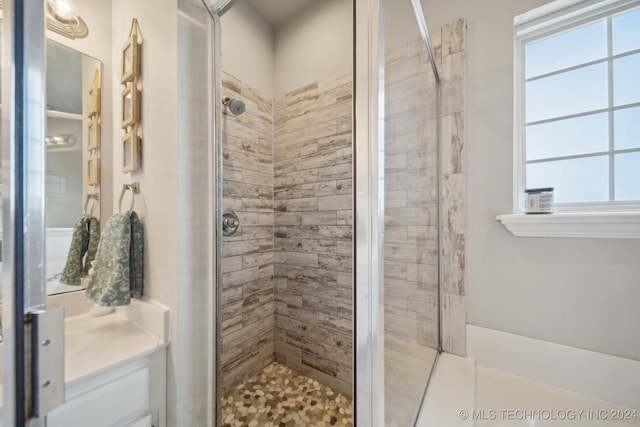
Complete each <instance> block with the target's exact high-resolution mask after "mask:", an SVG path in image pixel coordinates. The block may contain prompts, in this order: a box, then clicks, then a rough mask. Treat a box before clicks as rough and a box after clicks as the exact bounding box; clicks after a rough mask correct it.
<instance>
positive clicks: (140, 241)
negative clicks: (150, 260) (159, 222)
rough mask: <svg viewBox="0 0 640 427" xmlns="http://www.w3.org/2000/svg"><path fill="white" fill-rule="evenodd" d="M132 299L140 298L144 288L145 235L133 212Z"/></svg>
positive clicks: (130, 271)
mask: <svg viewBox="0 0 640 427" xmlns="http://www.w3.org/2000/svg"><path fill="white" fill-rule="evenodd" d="M130 220H131V252H130V255H129V256H130V259H131V268H130V270H129V273H130V277H131V278H130V284H131V298H140V297H141V296H142V290H143V288H144V234H143V230H142V223H141V222H140V218H138V214H137V213H135V212H131V217H130Z"/></svg>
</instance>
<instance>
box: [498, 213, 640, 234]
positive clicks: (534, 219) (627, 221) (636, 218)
mask: <svg viewBox="0 0 640 427" xmlns="http://www.w3.org/2000/svg"><path fill="white" fill-rule="evenodd" d="M496 219H497V220H498V221H500V222H501V223H502V225H504V226H505V227H506V228H507V230H509V231H510V232H511V234H513V235H514V236H516V237H587V238H604V239H640V212H588V213H587V212H585V213H554V214H543V215H525V214H510V215H498V216H497V217H496Z"/></svg>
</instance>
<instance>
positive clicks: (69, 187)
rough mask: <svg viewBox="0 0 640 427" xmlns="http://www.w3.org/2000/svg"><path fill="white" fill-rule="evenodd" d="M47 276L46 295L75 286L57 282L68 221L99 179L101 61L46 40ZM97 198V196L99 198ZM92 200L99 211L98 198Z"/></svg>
mask: <svg viewBox="0 0 640 427" xmlns="http://www.w3.org/2000/svg"><path fill="white" fill-rule="evenodd" d="M46 61H47V68H46V70H47V73H46V100H47V110H46V139H45V144H46V165H47V166H46V171H47V172H46V227H47V232H46V234H47V235H46V245H47V248H46V256H47V258H46V264H47V265H46V278H47V294H48V295H51V294H56V293H61V292H69V291H76V290H79V289H82V287H81V286H71V285H65V284H62V283H60V276H61V273H62V271H63V269H64V266H65V263H66V260H67V254H68V252H69V247H70V245H71V237H72V232H73V225H74V222H75V221H76V219H77V218H78V217H79V216H80V215H81V214H82V213H83V209H84V206H85V201H86V200H85V199H86V198H87V195H88V194H94V193H97V192H99V186H98V187H96V185H97V184H99V182H100V154H99V148H100V139H101V138H100V133H101V125H100V114H99V112H100V109H101V107H100V102H101V100H100V98H101V97H100V87H101V78H102V63H101V62H100V60H98V59H96V58H93V57H91V56H89V55H86V54H84V53H82V52H80V51H78V50H75V49H72V48H70V47H69V46H66V45H64V44H62V43H59V42H57V41H53V40H51V39H47V58H46ZM98 200H99V199H98ZM98 200H92V204H91V207H92V211H93V212H92V213H93V215H94V216H99V213H100V203H99V201H98Z"/></svg>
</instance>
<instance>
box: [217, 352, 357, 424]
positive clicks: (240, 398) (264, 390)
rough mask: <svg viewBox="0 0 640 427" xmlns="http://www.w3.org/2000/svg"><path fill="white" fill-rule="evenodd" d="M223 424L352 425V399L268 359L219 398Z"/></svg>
mask: <svg viewBox="0 0 640 427" xmlns="http://www.w3.org/2000/svg"><path fill="white" fill-rule="evenodd" d="M220 404H221V414H222V426H223V427H240V426H249V427H258V426H260V427H294V426H336V427H347V426H350V427H352V426H353V401H352V399H351V398H350V397H347V396H345V395H344V394H342V393H338V392H336V391H334V390H333V389H331V388H330V387H328V386H326V385H324V384H322V383H320V382H319V381H316V380H314V379H312V378H309V377H307V376H304V375H301V374H298V373H297V372H295V371H293V370H291V369H289V368H287V367H286V366H283V365H281V364H279V363H276V362H274V363H271V364H270V365H268V366H267V367H266V368H264V369H263V370H262V371H260V372H259V373H258V374H256V375H254V376H253V377H251V378H249V379H248V380H247V381H246V382H245V383H243V384H240V385H239V386H237V387H236V388H235V389H233V390H232V391H230V392H228V393H227V394H226V395H225V396H224V397H223V398H222V400H221V403H220Z"/></svg>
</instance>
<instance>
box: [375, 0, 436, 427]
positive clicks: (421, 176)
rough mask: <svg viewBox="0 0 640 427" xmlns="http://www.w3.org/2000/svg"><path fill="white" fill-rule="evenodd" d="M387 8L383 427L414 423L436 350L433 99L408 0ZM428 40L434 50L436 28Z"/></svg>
mask: <svg viewBox="0 0 640 427" xmlns="http://www.w3.org/2000/svg"><path fill="white" fill-rule="evenodd" d="M387 6H389V7H387V8H386V10H385V20H386V22H385V26H384V27H385V41H384V42H385V43H384V44H385V49H384V50H385V51H384V78H385V85H384V90H385V93H384V110H385V120H384V127H385V132H384V147H381V152H382V153H383V154H382V157H383V158H384V161H383V164H384V191H383V192H382V191H381V196H382V197H384V200H383V204H384V277H383V280H384V285H383V289H384V295H383V297H382V301H383V307H384V355H385V356H384V359H385V360H384V362H385V364H384V368H385V393H384V394H385V425H387V426H398V427H405V426H412V425H414V422H415V419H416V416H417V413H418V410H419V408H420V405H421V402H422V398H423V395H424V393H425V389H426V386H427V383H428V381H429V376H430V373H431V369H432V367H433V364H434V362H435V359H436V356H437V354H438V347H439V324H438V315H439V293H438V283H439V280H438V276H439V274H438V211H439V209H438V176H439V170H438V164H439V162H438V126H439V118H438V115H439V109H438V102H439V97H438V86H437V83H436V79H435V77H434V73H433V70H432V68H431V64H430V62H429V55H428V51H427V47H426V44H425V42H424V40H423V38H422V37H421V35H420V31H419V28H418V25H417V23H416V22H417V21H416V17H415V15H414V11H413V9H412V7H411V2H410V1H405V2H402V4H401V3H400V2H393V5H391V4H389V3H387ZM391 6H393V7H391ZM432 45H433V47H434V49H435V51H436V52H439V51H440V37H439V32H438V35H435V34H434V35H433V36H432Z"/></svg>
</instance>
